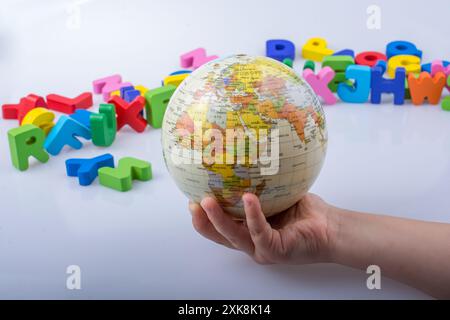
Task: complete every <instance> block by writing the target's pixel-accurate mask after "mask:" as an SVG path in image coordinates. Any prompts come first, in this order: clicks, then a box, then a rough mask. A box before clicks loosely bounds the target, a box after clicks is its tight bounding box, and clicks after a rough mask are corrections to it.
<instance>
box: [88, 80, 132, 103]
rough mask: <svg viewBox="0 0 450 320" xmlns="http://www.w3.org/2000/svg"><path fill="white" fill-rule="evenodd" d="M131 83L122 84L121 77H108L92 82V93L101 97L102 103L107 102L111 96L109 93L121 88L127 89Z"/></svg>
mask: <svg viewBox="0 0 450 320" xmlns="http://www.w3.org/2000/svg"><path fill="white" fill-rule="evenodd" d="M129 86H131V83H129V82H122V76H121V75H120V74H115V75H112V76H109V77H105V78H101V79H97V80H94V81H93V82H92V87H93V91H94V93H96V94H100V93H101V94H102V95H103V101H105V102H106V101H108V100H109V97H110V96H111V92H113V91H116V90H120V88H122V87H129Z"/></svg>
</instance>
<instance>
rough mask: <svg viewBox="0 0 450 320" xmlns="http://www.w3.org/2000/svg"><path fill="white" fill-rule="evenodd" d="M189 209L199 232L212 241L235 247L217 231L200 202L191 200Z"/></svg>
mask: <svg viewBox="0 0 450 320" xmlns="http://www.w3.org/2000/svg"><path fill="white" fill-rule="evenodd" d="M189 210H190V211H191V214H192V225H193V226H194V229H195V230H196V231H197V232H198V233H200V234H201V235H202V236H204V237H205V238H207V239H209V240H211V241H214V242H216V243H218V244H221V245H224V246H226V247H228V248H232V249H235V248H234V247H233V246H232V245H231V243H230V242H229V241H228V240H227V239H225V237H224V236H222V235H221V234H220V233H219V232H217V230H216V229H215V228H214V226H213V225H212V223H211V221H209V219H208V216H207V215H206V212H205V211H203V209H202V207H201V206H200V205H199V204H197V203H193V202H189Z"/></svg>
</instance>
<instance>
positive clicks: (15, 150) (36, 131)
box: [8, 124, 49, 171]
mask: <svg viewBox="0 0 450 320" xmlns="http://www.w3.org/2000/svg"><path fill="white" fill-rule="evenodd" d="M44 141H45V133H44V131H42V129H40V128H39V127H37V126H35V125H34V124H26V125H23V126H21V127H18V128H14V129H11V130H9V131H8V142H9V151H10V153H11V161H12V164H13V166H14V167H16V168H17V169H19V170H20V171H24V170H27V169H28V158H29V157H30V156H33V157H35V158H36V159H37V160H39V161H40V162H43V163H45V162H47V161H48V159H49V155H48V154H47V152H45V150H44Z"/></svg>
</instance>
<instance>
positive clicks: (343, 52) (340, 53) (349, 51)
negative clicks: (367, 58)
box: [333, 49, 355, 58]
mask: <svg viewBox="0 0 450 320" xmlns="http://www.w3.org/2000/svg"><path fill="white" fill-rule="evenodd" d="M333 56H350V57H352V58H354V57H355V51H353V50H352V49H344V50H341V51H337V52H335V53H333Z"/></svg>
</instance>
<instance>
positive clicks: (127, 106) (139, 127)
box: [109, 96, 147, 132]
mask: <svg viewBox="0 0 450 320" xmlns="http://www.w3.org/2000/svg"><path fill="white" fill-rule="evenodd" d="M109 103H112V104H114V105H115V106H116V114H117V131H119V130H120V129H122V128H123V126H125V125H126V124H127V125H129V126H130V127H131V128H133V129H134V130H135V131H136V132H143V131H144V130H145V128H146V127H147V121H145V119H144V117H143V116H142V114H141V111H142V110H143V109H144V106H145V99H144V97H142V96H139V97H137V98H136V99H135V100H133V101H132V102H130V103H128V102H126V101H125V100H123V99H122V98H121V97H118V96H113V97H112V98H111V99H110V100H109Z"/></svg>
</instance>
